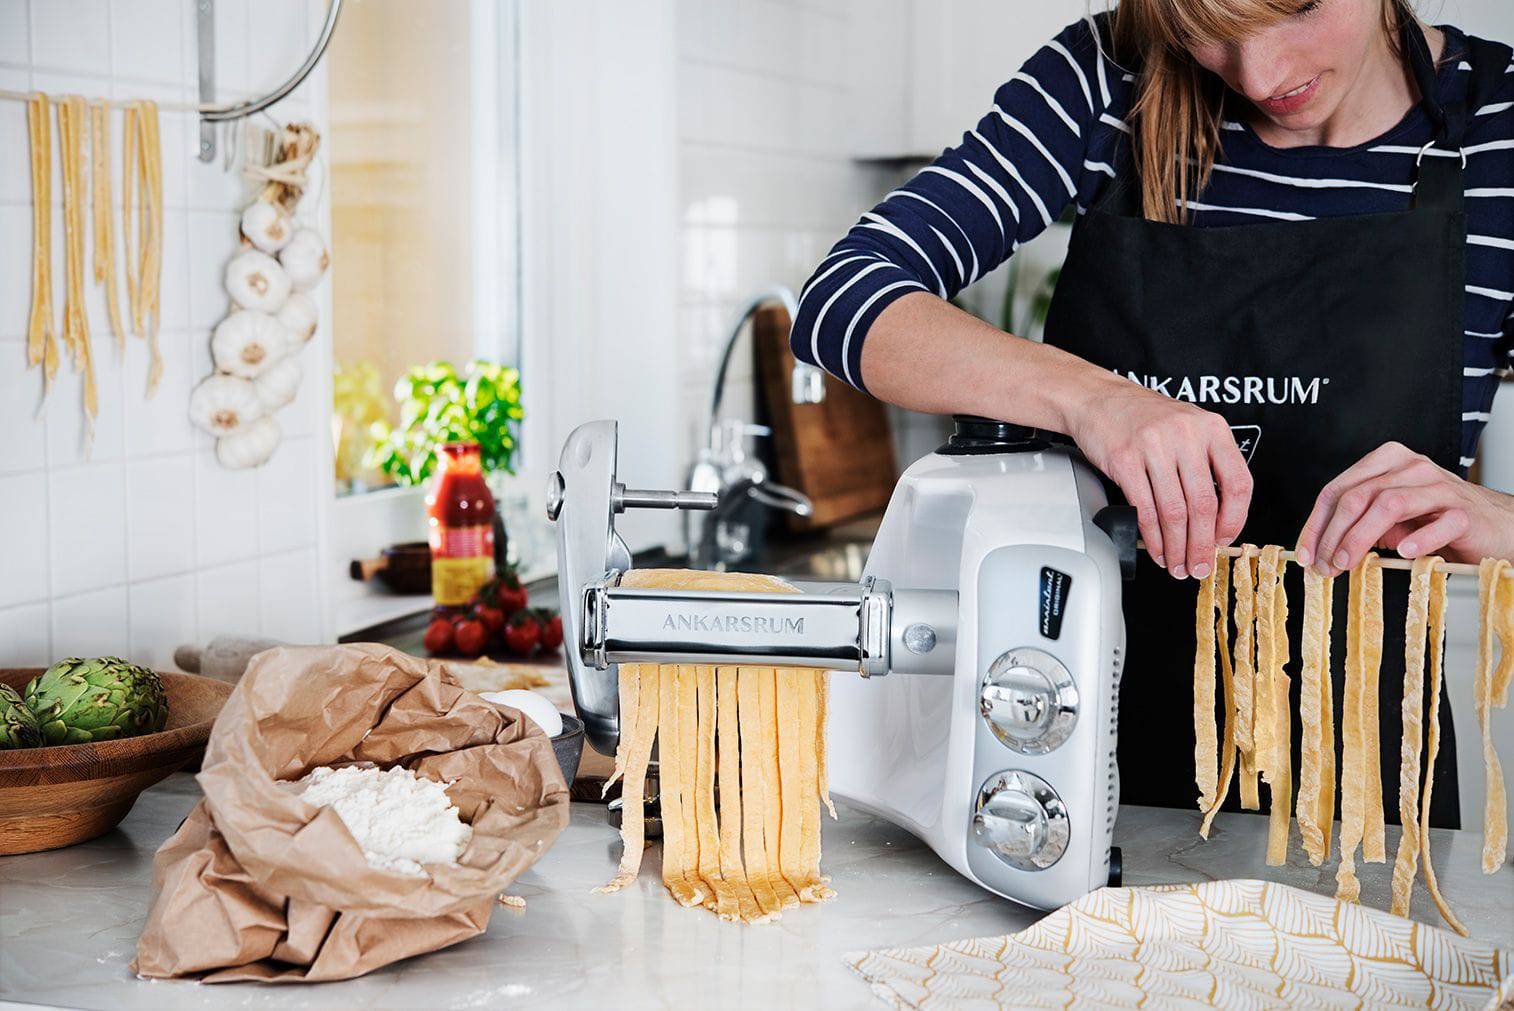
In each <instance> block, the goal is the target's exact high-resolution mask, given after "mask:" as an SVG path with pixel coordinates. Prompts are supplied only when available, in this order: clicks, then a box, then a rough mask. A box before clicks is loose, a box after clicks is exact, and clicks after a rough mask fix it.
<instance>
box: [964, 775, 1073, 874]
mask: <svg viewBox="0 0 1514 1011" xmlns="http://www.w3.org/2000/svg"><path fill="white" fill-rule="evenodd" d="M972 830H973V839H974V840H975V841H976V842H977V843H978V845H980V846H982V847H983V848H985V849H987V850H989V851H990V852H991V853H993V854H994V855H995V856H997V857H998V858H999V859H1000V860H1003V861H1004V862H1005V863H1007V864H1009V865H1010V866H1011V867H1014V868H1017V869H1018V870H1022V871H1039V870H1045V869H1046V868H1048V867H1050V866H1051V865H1052V864H1054V863H1056V862H1057V861H1058V860H1060V859H1062V854H1063V853H1065V852H1067V843H1068V840H1069V839H1070V838H1071V826H1070V823H1069V821H1068V817H1067V806H1066V805H1065V804H1063V803H1062V798H1061V797H1059V796H1058V795H1057V791H1055V790H1053V789H1052V788H1051V785H1050V784H1049V783H1047V782H1046V780H1044V779H1042V778H1041V777H1039V776H1036V775H1033V774H1031V773H1029V772H1024V771H1020V770H1015V771H1011V772H1001V773H999V774H998V775H996V776H994V777H992V778H990V779H989V781H988V782H987V783H985V784H983V789H982V790H980V791H979V792H978V803H977V805H976V808H975V810H974V812H973V821H972Z"/></svg>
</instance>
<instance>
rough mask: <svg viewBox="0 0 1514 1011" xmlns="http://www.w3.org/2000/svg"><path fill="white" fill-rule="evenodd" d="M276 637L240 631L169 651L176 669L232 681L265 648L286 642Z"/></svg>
mask: <svg viewBox="0 0 1514 1011" xmlns="http://www.w3.org/2000/svg"><path fill="white" fill-rule="evenodd" d="M287 645H288V643H285V642H281V641H279V640H278V639H255V638H250V637H248V636H243V635H218V636H216V637H215V638H214V639H212V640H210V644H209V645H207V646H205V647H203V648H202V647H200V646H197V645H195V644H194V643H186V644H185V645H183V646H180V647H179V648H178V649H176V650H174V651H173V662H174V663H175V664H176V665H177V666H178V668H179V669H180V670H183V671H188V672H189V673H190V674H203V675H205V676H206V677H211V678H215V679H216V680H217V681H225V682H228V683H230V684H236V683H237V682H238V681H240V680H241V678H242V674H243V673H244V672H245V671H246V670H247V664H248V663H249V662H250V661H251V660H252V658H253V657H255V656H257V655H258V654H259V653H261V652H263V650H265V649H272V648H273V647H275V646H287Z"/></svg>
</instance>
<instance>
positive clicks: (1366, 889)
mask: <svg viewBox="0 0 1514 1011" xmlns="http://www.w3.org/2000/svg"><path fill="white" fill-rule="evenodd" d="M198 796H199V788H198V787H197V786H196V784H195V782H194V780H193V778H191V777H190V776H189V775H187V774H182V773H181V774H176V775H174V776H172V777H170V778H169V779H168V780H167V781H165V782H164V783H162V784H161V785H159V786H157V787H154V788H153V789H151V790H149V791H147V792H146V793H145V794H143V795H142V797H141V799H140V800H139V801H138V802H137V805H136V807H135V808H134V809H133V810H132V812H131V814H130V815H128V816H127V818H126V820H125V821H124V822H123V823H122V824H121V827H120V828H119V829H117V830H115V831H112V832H110V833H107V834H106V835H104V836H102V837H100V838H98V839H95V840H93V841H91V842H87V843H83V844H81V845H78V846H74V847H71V848H69V849H64V850H55V851H52V852H48V853H37V854H31V855H27V856H19V857H5V858H0V1008H3V1007H7V1006H25V1005H27V1004H35V1005H45V1006H61V1007H73V1008H100V1009H106V1008H109V1009H123V1011H125V1009H133V1008H144V1009H146V1008H151V1009H165V1011H167V1009H174V1008H189V1007H202V1006H206V1005H208V1004H210V1003H211V1002H212V1001H214V1003H215V1005H216V1006H218V1007H250V1008H261V1007H269V1008H307V1007H343V1008H346V1007H363V1008H365V1009H372V1011H379V1009H386V1008H405V1007H425V1008H485V1007H499V1006H511V1005H526V1004H536V1003H538V1002H541V1003H546V1002H551V1004H552V1005H553V1006H555V1007H565V1008H578V1007H604V1006H614V1007H617V1008H624V1009H636V1008H665V1007H702V1006H710V1005H711V1004H713V1003H715V1001H716V1000H717V997H718V1002H719V1006H721V1007H723V1008H746V1007H752V1008H762V1009H764V1011H766V1009H770V1008H773V1007H796V1008H797V1007H822V1006H823V1007H827V1008H837V1007H844V1008H866V1007H869V1006H873V1007H881V1006H882V1005H881V1004H880V1003H879V1002H878V1001H876V999H875V998H873V997H872V995H871V994H870V992H869V990H868V988H867V986H866V985H865V984H864V983H863V982H862V981H861V980H860V979H859V978H858V977H856V976H854V975H853V974H852V973H851V971H850V970H849V969H848V968H846V967H845V966H844V965H843V964H842V962H841V956H842V954H843V953H845V952H848V951H854V950H857V949H863V948H875V947H882V946H893V945H915V944H923V943H934V942H940V941H950V940H956V939H961V938H966V937H974V936H982V935H989V934H1002V933H1008V932H1012V931H1017V930H1020V929H1021V928H1023V927H1025V926H1027V925H1029V924H1030V923H1031V922H1033V921H1034V920H1035V918H1036V916H1037V915H1038V914H1036V913H1035V912H1033V911H1031V910H1027V909H1023V908H1020V907H1018V906H1016V905H1014V904H1013V903H1010V902H1007V901H1005V900H1003V899H999V898H997V897H995V896H992V895H990V894H989V893H987V892H985V891H983V890H981V889H979V888H978V887H976V886H974V885H972V884H970V883H968V882H967V881H966V880H965V879H963V878H961V877H959V876H958V875H957V874H956V873H955V872H953V871H952V870H951V869H950V868H948V867H947V866H946V865H945V864H944V863H942V862H941V861H940V860H939V859H938V858H937V857H936V856H935V854H933V853H932V852H931V851H930V850H928V849H926V848H925V847H924V846H923V844H921V843H920V842H918V841H917V840H916V839H915V838H914V837H913V836H911V835H909V834H908V833H906V832H905V831H903V830H902V829H899V828H896V827H894V826H893V825H890V824H888V823H886V822H883V821H880V820H878V819H876V818H873V817H870V816H868V815H865V814H862V813H859V812H856V811H853V810H849V809H847V808H846V807H845V806H840V811H841V818H840V820H839V821H837V822H834V823H832V822H829V821H827V824H826V826H825V837H824V846H825V857H824V863H825V868H826V871H827V872H828V873H829V874H830V875H831V876H832V879H833V881H832V884H833V886H834V887H835V888H836V890H837V892H838V894H839V897H838V898H837V899H836V900H835V901H833V902H831V903H828V904H826V905H823V906H808V907H803V908H801V909H797V910H791V911H789V912H787V913H786V914H785V915H784V917H783V919H782V921H781V922H779V923H776V924H771V925H766V926H760V927H743V926H740V925H736V924H727V923H722V922H720V921H719V920H717V919H716V918H715V917H714V916H713V915H711V914H708V913H705V912H703V911H700V910H688V909H682V908H679V907H678V906H677V905H676V904H675V903H674V902H673V901H672V900H671V899H670V898H669V897H668V896H667V895H666V893H665V892H664V891H663V888H662V885H661V883H660V881H659V880H658V874H657V870H656V869H657V867H658V865H659V856H658V853H657V850H656V849H655V848H654V849H652V850H649V851H648V854H647V861H646V864H645V865H644V869H643V875H642V877H641V880H640V881H639V883H638V884H637V886H635V887H633V888H630V889H628V890H626V891H625V892H622V893H620V894H618V895H595V894H592V893H591V891H590V889H592V888H593V887H594V886H595V885H599V884H602V883H603V882H605V881H606V880H608V879H609V878H610V877H611V876H612V874H613V870H614V867H615V862H616V860H617V859H618V856H619V840H618V837H617V836H616V833H615V831H614V829H612V828H611V827H610V826H609V825H608V824H607V823H606V822H605V818H604V809H603V808H602V807H599V806H597V805H591V804H574V805H573V816H572V822H571V824H570V825H569V827H568V828H567V829H566V830H565V831H564V832H563V834H562V836H561V837H559V839H558V840H557V842H556V844H554V845H553V847H552V849H551V850H550V851H548V853H547V854H546V856H545V857H543V858H542V860H541V861H540V862H538V863H537V864H536V866H535V867H533V868H532V869H531V870H530V871H528V872H527V873H526V874H525V875H524V876H522V877H521V879H520V880H519V881H518V882H517V883H516V885H515V886H514V887H513V888H512V889H511V892H512V893H514V894H519V895H522V896H524V897H525V899H526V902H527V905H526V907H525V908H524V909H511V908H507V907H503V906H501V907H500V908H498V909H497V910H496V912H495V914H494V918H493V920H492V922H491V923H490V925H489V929H488V931H487V932H486V933H485V934H484V935H482V936H480V937H477V938H474V939H472V940H470V941H467V942H465V943H463V944H459V945H456V946H455V947H452V948H448V949H446V950H443V951H439V952H435V953H432V954H430V955H424V956H421V957H419V958H414V959H410V960H408V961H405V962H401V963H398V964H396V965H391V966H389V967H387V968H385V969H381V970H379V971H377V972H374V973H372V974H370V975H368V976H366V977H364V978H361V979H357V980H351V981H348V982H343V983H321V984H308V985H287V986H260V985H255V984H230V985H226V986H220V987H217V988H215V990H214V992H210V991H209V989H208V988H206V987H203V986H201V985H199V984H196V983H193V982H183V981H142V980H137V979H136V978H135V977H133V976H132V974H131V973H130V971H129V970H128V969H127V963H129V962H130V961H131V958H132V955H133V952H134V950H135V946H136V940H137V934H138V932H139V931H140V929H141V926H142V922H143V919H144V917H145V916H146V913H147V902H148V896H149V888H150V880H151V866H152V856H153V852H154V850H156V849H157V847H158V845H159V844H160V843H162V842H163V840H164V839H166V838H167V837H168V836H169V834H170V833H171V832H172V831H173V830H174V828H175V827H176V826H177V825H178V823H179V821H180V819H182V818H183V817H184V815H185V814H187V813H188V811H189V809H190V807H192V806H193V804H194V803H195V801H196V800H197V799H198ZM1197 828H1198V818H1197V816H1196V815H1195V814H1192V813H1190V812H1186V811H1164V810H1157V809H1153V808H1134V807H1127V808H1124V809H1123V810H1122V811H1121V813H1120V820H1119V823H1118V827H1117V828H1116V842H1117V843H1118V844H1119V845H1120V846H1121V847H1122V848H1123V851H1124V863H1125V883H1126V884H1133V885H1140V884H1158V883H1170V882H1182V881H1199V880H1205V879H1211V878H1234V877H1258V876H1263V877H1267V878H1269V879H1271V880H1274V881H1283V882H1286V883H1288V884H1292V885H1296V886H1299V887H1302V888H1308V889H1311V890H1313V891H1319V892H1325V893H1330V892H1332V891H1333V889H1334V865H1333V862H1332V863H1331V864H1327V865H1326V866H1325V867H1324V868H1315V867H1311V866H1309V864H1308V863H1307V861H1306V860H1304V858H1303V856H1302V854H1301V853H1295V855H1294V857H1293V859H1292V861H1291V862H1290V864H1289V866H1287V867H1280V868H1266V867H1264V866H1263V853H1264V851H1265V849H1266V820H1265V819H1264V818H1262V817H1260V816H1257V815H1245V814H1240V815H1229V814H1227V815H1221V816H1220V818H1219V820H1218V821H1217V822H1216V824H1215V831H1214V834H1213V836H1212V838H1211V839H1210V840H1209V841H1208V842H1204V841H1202V840H1200V839H1199V838H1198V835H1197ZM1388 833H1389V834H1388V846H1389V853H1390V854H1391V853H1392V852H1393V849H1394V847H1395V846H1396V840H1397V832H1396V830H1395V829H1393V828H1391V827H1390V828H1389V830H1388ZM1481 844H1482V843H1481V837H1480V836H1478V835H1476V834H1473V833H1465V832H1437V833H1436V834H1435V838H1434V840H1433V843H1432V849H1433V852H1434V856H1435V864H1436V867H1437V869H1438V871H1439V874H1440V880H1441V882H1442V886H1443V888H1444V890H1445V894H1446V896H1447V898H1448V899H1449V900H1450V902H1451V904H1452V906H1453V908H1455V909H1456V910H1457V912H1458V913H1459V914H1460V915H1461V917H1462V918H1463V919H1464V920H1465V921H1466V922H1467V924H1468V925H1469V926H1470V927H1471V929H1472V932H1473V934H1474V936H1476V937H1478V938H1480V939H1482V940H1485V941H1488V942H1491V943H1493V944H1496V945H1499V946H1502V947H1514V912H1511V911H1514V869H1511V868H1509V867H1504V868H1503V869H1501V870H1500V871H1499V872H1498V873H1497V874H1495V875H1492V876H1489V877H1485V876H1484V875H1482V874H1481V873H1480V871H1479V870H1478V863H1479V853H1480V848H1481ZM1295 849H1296V847H1295ZM1390 876H1391V867H1389V866H1386V865H1384V866H1378V865H1368V866H1366V867H1365V868H1364V869H1363V870H1362V883H1363V888H1362V892H1363V895H1362V898H1363V901H1364V902H1368V903H1370V904H1373V905H1376V906H1379V907H1386V905H1387V893H1388V882H1389V878H1390ZM1413 912H1414V915H1415V917H1416V918H1418V919H1420V920H1423V921H1424V922H1426V923H1437V922H1438V919H1437V916H1436V913H1435V911H1434V909H1433V908H1432V907H1431V904H1430V902H1429V900H1428V898H1427V897H1426V895H1425V894H1424V889H1423V887H1420V888H1418V890H1417V891H1416V895H1415V902H1414V910H1413ZM7 1002H15V1003H14V1004H7Z"/></svg>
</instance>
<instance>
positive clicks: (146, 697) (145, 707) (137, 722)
mask: <svg viewBox="0 0 1514 1011" xmlns="http://www.w3.org/2000/svg"><path fill="white" fill-rule="evenodd" d="M25 699H26V705H27V707H28V708H29V709H30V710H31V711H32V715H34V716H35V717H36V718H37V723H38V725H39V727H40V729H41V731H42V739H43V740H44V741H45V742H46V743H48V744H87V743H89V742H90V741H108V740H113V739H115V738H118V737H136V736H137V735H139V734H151V733H155V732H156V731H159V730H162V729H163V726H164V724H165V723H167V722H168V696H167V694H166V693H165V692H164V691H163V682H162V681H161V680H160V679H159V678H158V675H157V674H156V673H154V672H153V671H150V670H148V669H147V668H146V667H137V666H135V665H133V664H129V663H127V662H126V661H125V660H122V659H121V658H120V657H114V656H102V657H96V658H94V659H90V660H82V659H79V658H78V657H70V658H69V659H67V660H59V661H58V662H57V663H55V664H53V665H52V666H51V667H49V668H48V669H47V670H46V671H45V672H44V673H43V674H41V675H40V676H39V677H36V678H34V679H33V680H32V683H31V684H29V685H27V686H26V693H25Z"/></svg>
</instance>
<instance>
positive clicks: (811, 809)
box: [794, 667, 836, 902]
mask: <svg viewBox="0 0 1514 1011" xmlns="http://www.w3.org/2000/svg"><path fill="white" fill-rule="evenodd" d="M794 674H795V682H796V685H797V688H798V697H799V741H798V745H799V769H798V777H797V778H798V780H799V814H800V818H799V861H800V872H799V875H800V877H801V879H803V881H804V886H803V888H802V889H800V892H799V898H800V899H802V900H803V901H805V902H824V901H825V900H826V899H829V898H831V897H832V896H834V895H835V894H836V893H835V892H833V891H831V890H830V889H829V888H827V887H825V883H824V882H823V881H822V879H821V877H820V803H819V797H820V787H819V782H820V763H819V761H818V756H819V753H820V751H821V748H819V747H817V746H816V745H817V744H820V743H821V739H820V736H819V729H818V728H819V723H820V686H821V684H823V675H822V674H821V672H820V671H817V670H814V669H813V668H809V667H800V668H796V669H795V670H794ZM810 798H815V799H813V800H811V799H810Z"/></svg>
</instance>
